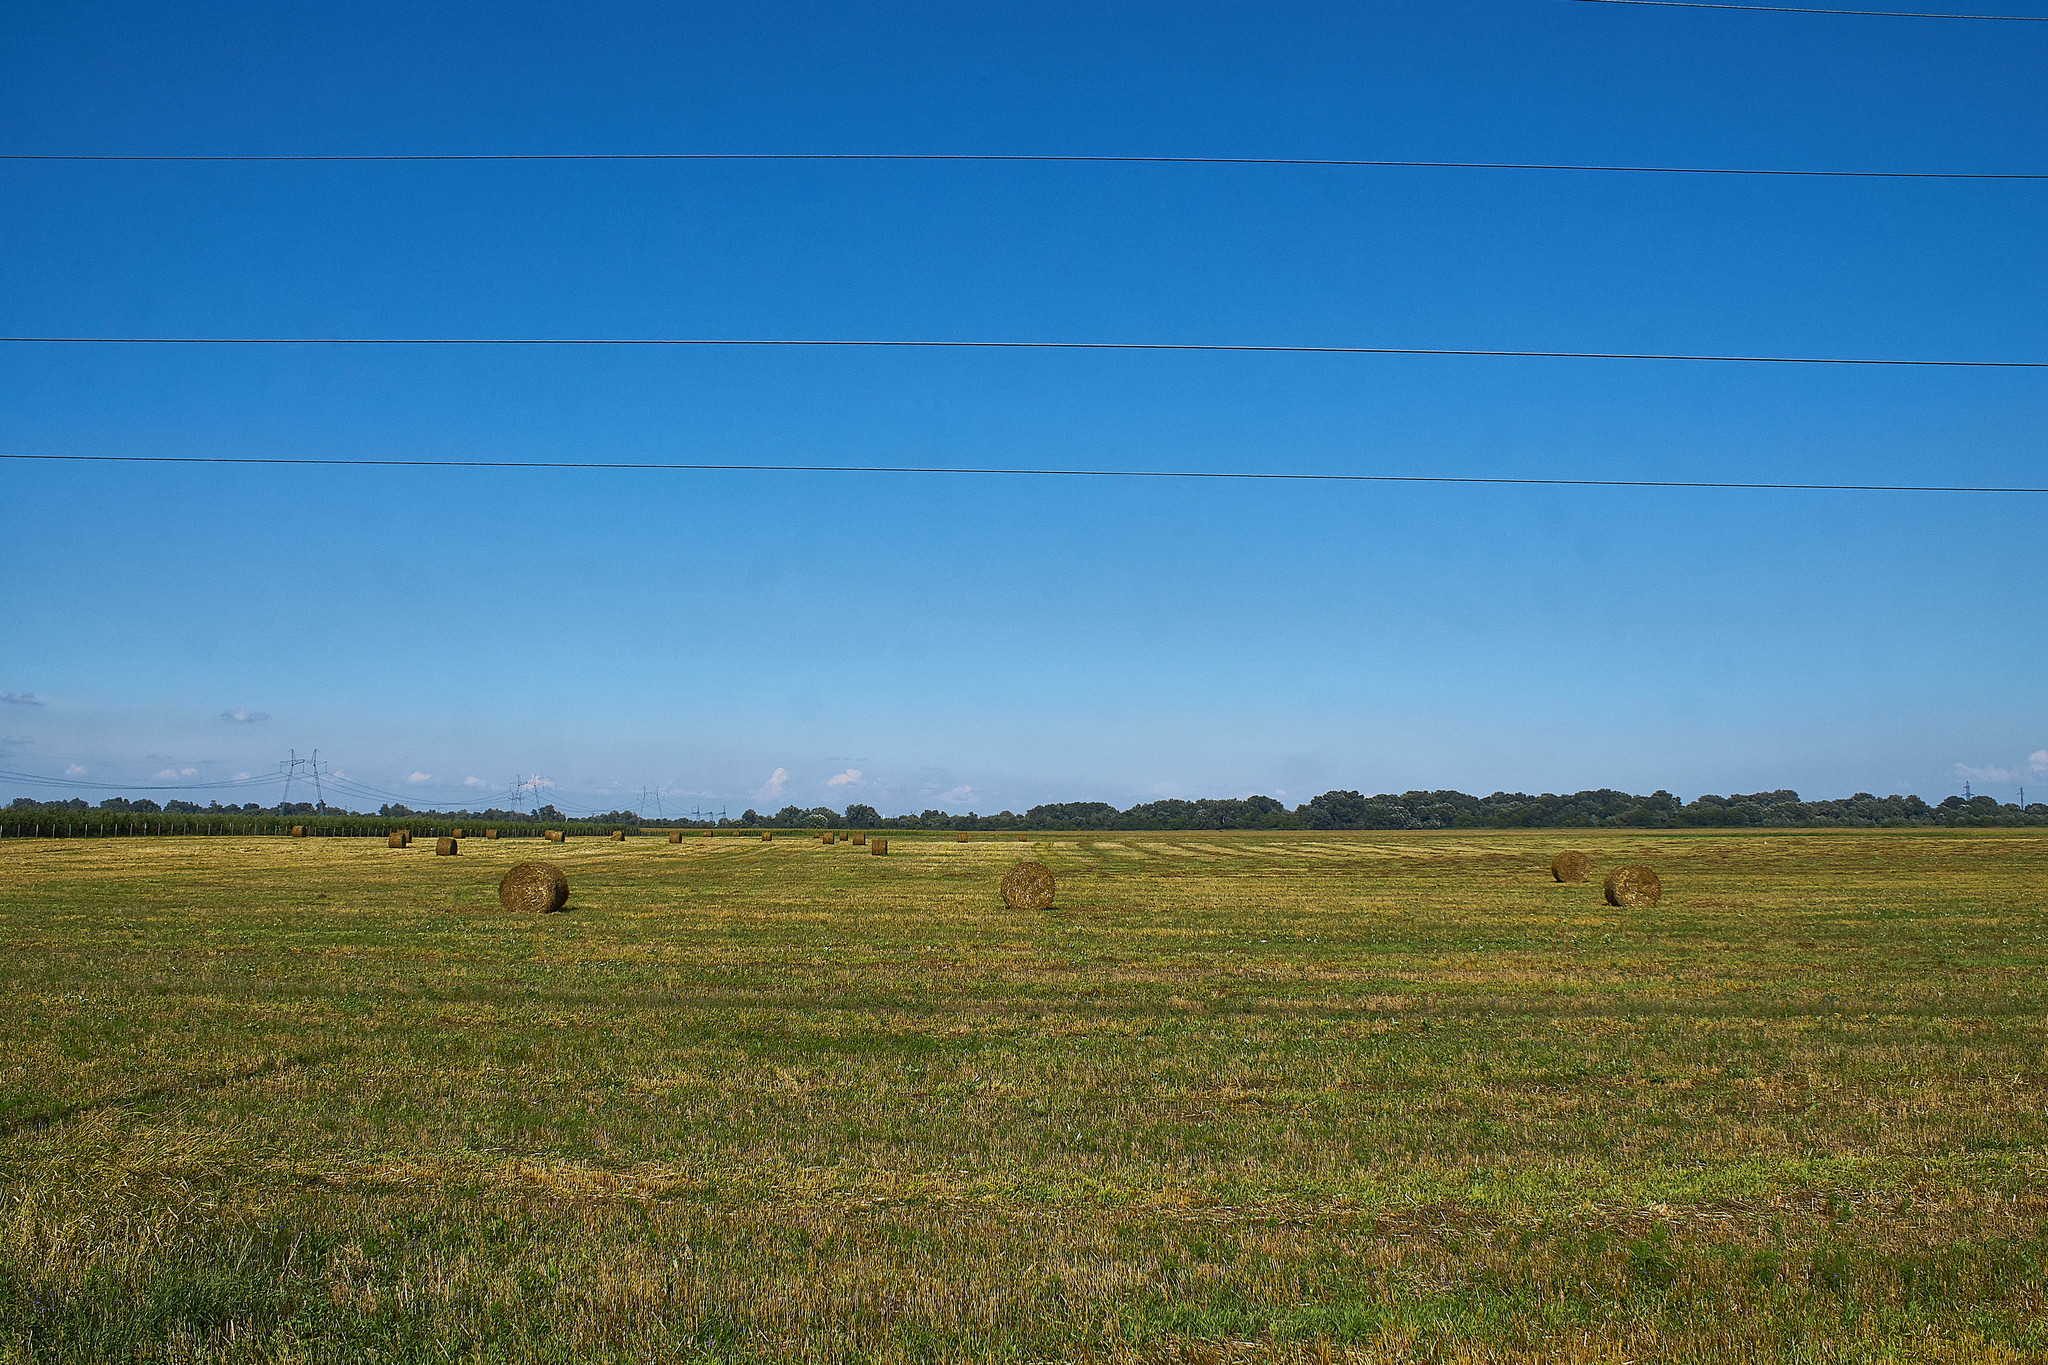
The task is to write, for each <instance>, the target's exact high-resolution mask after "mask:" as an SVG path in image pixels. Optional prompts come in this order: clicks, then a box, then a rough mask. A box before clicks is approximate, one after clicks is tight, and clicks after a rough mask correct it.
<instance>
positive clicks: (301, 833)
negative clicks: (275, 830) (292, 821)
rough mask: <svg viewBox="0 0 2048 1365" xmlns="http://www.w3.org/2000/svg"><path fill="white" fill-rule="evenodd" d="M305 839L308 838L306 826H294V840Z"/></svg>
mask: <svg viewBox="0 0 2048 1365" xmlns="http://www.w3.org/2000/svg"><path fill="white" fill-rule="evenodd" d="M305 837H306V827H305V826H304V825H293V826H292V838H294V839H303V838H305Z"/></svg>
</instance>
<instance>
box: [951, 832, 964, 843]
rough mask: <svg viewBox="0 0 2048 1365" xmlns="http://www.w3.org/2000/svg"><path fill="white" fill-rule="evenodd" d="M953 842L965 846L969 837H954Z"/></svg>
mask: <svg viewBox="0 0 2048 1365" xmlns="http://www.w3.org/2000/svg"><path fill="white" fill-rule="evenodd" d="M953 842H954V843H956V844H964V843H966V842H967V836H966V835H964V834H956V835H954V836H953Z"/></svg>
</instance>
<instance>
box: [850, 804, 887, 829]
mask: <svg viewBox="0 0 2048 1365" xmlns="http://www.w3.org/2000/svg"><path fill="white" fill-rule="evenodd" d="M845 819H846V823H847V824H849V825H852V826H854V827H856V828H866V827H868V826H872V825H879V824H881V823H882V813H881V812H880V811H878V810H876V809H875V808H874V807H873V806H863V805H858V804H856V805H851V806H848V807H847V808H846V816H845Z"/></svg>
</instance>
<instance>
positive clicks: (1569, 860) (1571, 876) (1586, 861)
mask: <svg viewBox="0 0 2048 1365" xmlns="http://www.w3.org/2000/svg"><path fill="white" fill-rule="evenodd" d="M1592 870H1593V856H1592V855H1591V854H1589V853H1581V852H1579V850H1577V849H1575V848H1568V849H1566V850H1565V851H1564V852H1562V853H1560V854H1558V855H1557V856H1556V857H1555V858H1552V859H1551V860H1550V875H1551V876H1552V877H1553V878H1554V879H1556V880H1557V881H1561V882H1582V881H1584V880H1586V874H1587V873H1589V872H1591V871H1592Z"/></svg>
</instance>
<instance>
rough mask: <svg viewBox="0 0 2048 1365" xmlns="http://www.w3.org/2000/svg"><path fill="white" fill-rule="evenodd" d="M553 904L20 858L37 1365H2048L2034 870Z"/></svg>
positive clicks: (1074, 862)
mask: <svg viewBox="0 0 2048 1365" xmlns="http://www.w3.org/2000/svg"><path fill="white" fill-rule="evenodd" d="M1573 846H1576V847H1582V848H1585V849H1587V850H1588V851H1590V852H1591V853H1593V855H1594V857H1595V860H1596V867H1597V868H1599V869H1603V870H1604V868H1606V867H1608V866H1611V865H1613V864H1615V863H1617V862H1621V861H1630V860H1645V861H1649V862H1651V863H1652V864H1654V865H1655V866H1656V867H1657V868H1658V870H1659V871H1660V872H1661V873H1662V874H1663V877H1664V883H1665V887H1666V894H1665V898H1664V901H1663V903H1662V904H1661V905H1659V906H1658V907H1656V908H1655V909H1654V910H1649V911H1633V912H1631V911H1622V910H1615V909H1612V908H1610V907H1608V906H1606V905H1605V904H1604V903H1603V902H1602V900H1601V897H1600V890H1599V885H1598V880H1597V878H1598V873H1597V872H1596V878H1595V880H1594V881H1593V882H1592V883H1589V884H1586V885H1577V886H1559V885H1555V884H1553V883H1552V882H1551V881H1550V880H1549V876H1548V873H1547V868H1548V864H1549V861H1550V858H1551V855H1552V854H1553V853H1554V852H1556V851H1557V850H1559V849H1561V848H1565V847H1573ZM541 852H542V850H541V848H540V847H539V846H538V845H536V844H535V843H534V842H532V841H525V840H522V841H518V842H501V843H495V844H494V843H486V842H484V841H481V840H471V841H465V842H464V844H463V848H462V853H461V854H460V855H459V856H457V857H454V858H436V857H434V856H433V855H432V852H431V849H430V848H426V847H423V846H415V847H414V848H412V849H410V850H393V849H389V848H387V847H385V846H384V845H383V843H382V842H381V841H371V840H352V839H321V840H291V839H284V838H235V837H220V838H203V839H198V838H187V839H174V840H149V839H104V840H67V841H53V842H34V841H12V840H10V841H7V842H5V843H4V844H0V1029H4V1036H5V1038H6V1040H7V1045H6V1047H5V1048H4V1049H0V1361H7V1362H23V1361H42V1360H77V1359H108V1360H127V1359H158V1360H179V1361H243V1360H248V1361H254V1360H321V1361H326V1360H333V1361H341V1360H367V1359H375V1360H392V1361H398V1360H443V1359H453V1360H470V1359H479V1360H621V1361H623V1360H706V1361H710V1360H755V1359H791V1360H804V1361H842V1360H843V1361H867V1360H874V1361H896V1360H956V1359H957V1360H1052V1359H1084V1360H1100V1361H1105V1362H1106V1361H1117V1360H1173V1361H1225V1360H1236V1361H1251V1360H1269V1359H1271V1360H1289V1361H1294V1360H1299V1361H1324V1360H1338V1359H1350V1360H1404V1359H1430V1360H1501V1361H1509V1360H1586V1361H1592V1360H1599V1361H1609V1360H1612V1361H1622V1360H1638V1361H1643V1360H1655V1359H1667V1360H1684V1361H1694V1360H1697V1361H1708V1360H1716V1361H1718V1360H1745V1361H1748V1360H1786V1361H1794V1360H1797V1361H1810V1360H1844V1361H1847V1360H1858V1361H1862V1360H1898V1361H1922V1360H1925V1361H1962V1360H1973V1361H1974V1360H1993V1361H1999V1360H2015V1361H2017V1360H2043V1359H2048V1301H2044V1282H2048V1182H2044V1176H2048V1147H2044V1144H2048V1119H2044V1115H2043V1097H2044V1080H2048V1022H2044V1009H2048V837H2043V836H2040V835H2033V834H2026V833H2004V832H1969V833H1965V832H1950V831H1941V832H1919V831H1914V832H1883V833H1878V832H1872V833H1868V834H1863V833H1822V834H1785V833H1780V832H1773V833H1770V834H1769V835H1767V836H1766V835H1760V834H1753V833H1752V834H1737V833H1727V832H1716V833H1673V834H1656V835H1643V834H1618V833H1605V832H1603V833H1598V834H1575V833H1569V832H1562V831H1540V832H1527V833H1524V832H1515V833H1496V832H1472V833H1465V832H1437V833H1428V834H1405V835H1404V834H1302V833H1286V834H1271V835H1267V834H1258V835H1245V834H1211V833H1202V834H1186V835H1164V834H1147V835H1104V836H1085V835H1084V836H1076V835H1059V836H1053V837H1047V838H1042V839H1039V840H1037V841H1036V842H1035V843H1032V844H1022V843H1018V842H1015V841H1014V840H1011V839H1008V838H1004V839H1001V840H997V839H984V840H981V841H978V842H972V843H968V844H956V843H954V842H952V841H951V839H950V838H948V839H946V840H944V841H940V840H920V839H914V838H906V837H896V838H894V839H892V841H891V848H890V853H889V856H888V857H886V858H873V857H869V856H868V855H867V853H866V851H865V850H864V849H859V848H854V847H851V846H849V845H846V844H840V845H837V846H834V847H830V848H827V847H824V846H821V845H819V844H817V843H815V842H806V841H800V840H796V839H790V838H783V839H779V840H778V841H776V842H775V843H772V844H762V843H760V842H759V841H758V840H741V839H735V838H717V839H708V838H706V839H698V838H690V839H688V840H687V841H686V842H685V843H683V844H681V845H670V844H668V843H666V842H662V841H658V840H656V839H652V838H640V839H633V840H629V841H627V842H626V843H623V844H605V843H596V842H591V843H581V842H572V843H570V844H568V845H566V846H563V847H561V848H556V849H552V850H550V852H551V853H552V856H553V858H554V860H555V861H558V862H559V863H561V864H562V865H563V866H564V867H565V868H566V869H567V870H568V873H569V876H570V879H571V882H572V884H573V893H572V899H571V901H570V904H569V908H568V910H567V911H566V912H564V913H562V914H559V915H552V916H547V917H525V918H520V917H514V916H510V915H507V914H505V913H504V912H502V911H500V910H499V909H498V908H497V905H496V899H495V889H496V884H497V880H498V877H499V875H500V874H501V873H502V872H503V871H504V869H505V867H506V866H508V865H509V864H510V863H511V862H513V861H516V860H520V859H523V858H527V857H533V856H539V855H540V854H541ZM1027 855H1035V856H1037V857H1039V858H1041V859H1043V860H1044V861H1045V862H1046V863H1047V864H1048V865H1049V866H1051V867H1052V868H1053V870H1054V871H1055V873H1056V874H1057V875H1058V877H1059V902H1058V906H1057V908H1056V909H1054V910H1053V911H1051V912H1049V913H1045V914H1039V915H1024V914H1012V913H1010V912H1009V911H1007V910H1006V909H1005V908H1004V906H1003V904H1002V902H1001V900H1000V899H999V898H998V897H997V895H996V892H995V888H996V884H997V881H998V880H999V879H1000V877H1001V875H1002V873H1003V871H1004V870H1005V869H1006V868H1007V867H1008V866H1009V864H1010V863H1011V862H1012V861H1014V860H1015V859H1017V858H1019V857H1021V856H1027Z"/></svg>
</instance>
